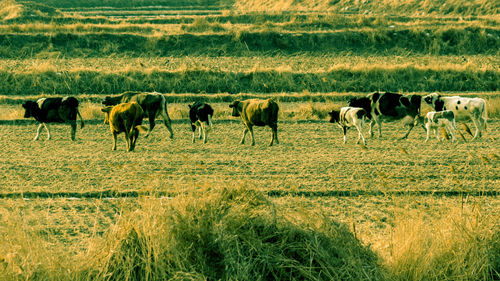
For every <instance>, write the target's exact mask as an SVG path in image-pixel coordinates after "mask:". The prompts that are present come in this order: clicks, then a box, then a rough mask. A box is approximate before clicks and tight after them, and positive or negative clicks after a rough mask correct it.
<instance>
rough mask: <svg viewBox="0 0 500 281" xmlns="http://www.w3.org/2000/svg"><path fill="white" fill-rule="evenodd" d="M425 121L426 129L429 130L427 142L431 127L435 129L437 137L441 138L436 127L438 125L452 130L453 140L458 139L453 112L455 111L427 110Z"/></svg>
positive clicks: (449, 130)
mask: <svg viewBox="0 0 500 281" xmlns="http://www.w3.org/2000/svg"><path fill="white" fill-rule="evenodd" d="M424 122H425V130H426V131H427V138H426V139H425V142H427V141H428V140H429V135H430V131H431V129H432V130H433V131H434V135H435V136H436V138H437V139H438V140H440V139H439V136H438V134H437V132H436V129H437V128H438V127H444V128H445V129H446V130H447V132H450V134H451V140H452V141H453V142H455V140H456V137H455V132H456V130H457V126H456V124H455V114H454V113H453V111H451V110H445V111H430V112H427V115H426V116H425V121H424Z"/></svg>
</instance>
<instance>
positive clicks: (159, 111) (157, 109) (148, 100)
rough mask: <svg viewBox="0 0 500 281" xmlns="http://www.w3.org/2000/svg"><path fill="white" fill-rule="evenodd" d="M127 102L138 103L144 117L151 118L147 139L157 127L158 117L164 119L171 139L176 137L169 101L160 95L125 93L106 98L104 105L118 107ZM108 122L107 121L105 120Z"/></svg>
mask: <svg viewBox="0 0 500 281" xmlns="http://www.w3.org/2000/svg"><path fill="white" fill-rule="evenodd" d="M125 102H137V103H138V104H139V105H140V106H141V108H142V110H143V111H144V117H146V116H147V117H148V118H149V130H148V132H147V134H146V135H145V137H148V136H149V134H150V133H151V131H152V130H153V128H154V127H155V119H156V117H158V116H161V117H162V118H163V123H164V124H165V127H167V129H168V131H169V132H170V138H171V139H172V138H173V137H174V132H173V131H172V121H171V120H170V117H169V116H168V111H167V99H166V98H165V96H164V95H162V94H160V93H142V92H125V93H122V94H120V95H116V96H107V97H104V100H103V101H102V104H103V105H105V106H111V105H117V104H119V103H125ZM105 122H106V120H105Z"/></svg>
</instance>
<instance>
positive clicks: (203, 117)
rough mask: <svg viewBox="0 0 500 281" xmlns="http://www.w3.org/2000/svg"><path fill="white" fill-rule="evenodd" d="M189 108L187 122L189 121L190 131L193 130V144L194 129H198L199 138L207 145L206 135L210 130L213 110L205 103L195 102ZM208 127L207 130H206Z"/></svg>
mask: <svg viewBox="0 0 500 281" xmlns="http://www.w3.org/2000/svg"><path fill="white" fill-rule="evenodd" d="M188 106H189V120H190V121H191V129H192V130H193V142H194V139H195V137H194V135H195V131H196V127H199V131H200V133H199V138H200V139H201V138H202V134H203V143H207V134H208V132H210V130H212V116H213V115H214V109H213V108H212V107H211V106H210V105H209V104H206V103H202V102H195V103H194V104H192V105H191V104H190V105H188ZM207 127H208V128H207Z"/></svg>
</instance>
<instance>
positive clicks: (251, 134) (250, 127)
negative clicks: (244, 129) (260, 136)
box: [248, 126, 255, 146]
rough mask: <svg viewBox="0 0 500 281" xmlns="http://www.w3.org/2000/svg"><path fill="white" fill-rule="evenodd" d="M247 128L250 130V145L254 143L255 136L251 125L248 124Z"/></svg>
mask: <svg viewBox="0 0 500 281" xmlns="http://www.w3.org/2000/svg"><path fill="white" fill-rule="evenodd" d="M248 130H249V131H250V136H251V137H252V146H254V145H255V137H254V135H253V126H248Z"/></svg>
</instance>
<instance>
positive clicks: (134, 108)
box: [101, 102, 147, 151]
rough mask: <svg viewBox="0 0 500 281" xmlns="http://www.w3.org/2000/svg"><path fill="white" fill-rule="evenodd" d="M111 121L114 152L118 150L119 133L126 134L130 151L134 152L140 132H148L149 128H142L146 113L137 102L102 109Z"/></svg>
mask: <svg viewBox="0 0 500 281" xmlns="http://www.w3.org/2000/svg"><path fill="white" fill-rule="evenodd" d="M101 110H102V112H104V114H105V115H106V120H108V121H109V126H110V128H111V134H113V150H116V138H117V136H118V134H119V133H125V140H126V141H127V148H128V151H133V150H134V148H135V143H136V141H137V138H138V137H139V131H141V132H146V131H147V128H146V127H145V126H142V125H141V124H142V119H143V118H144V111H143V110H142V108H141V106H140V105H139V104H138V103H136V102H130V103H120V104H118V105H115V106H107V107H104V108H102V109H101Z"/></svg>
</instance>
